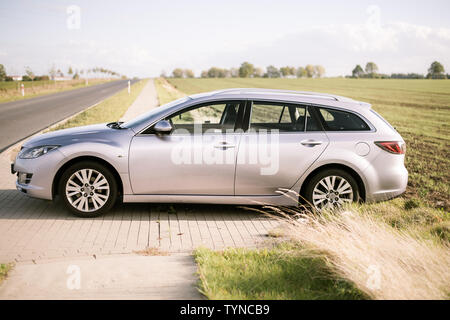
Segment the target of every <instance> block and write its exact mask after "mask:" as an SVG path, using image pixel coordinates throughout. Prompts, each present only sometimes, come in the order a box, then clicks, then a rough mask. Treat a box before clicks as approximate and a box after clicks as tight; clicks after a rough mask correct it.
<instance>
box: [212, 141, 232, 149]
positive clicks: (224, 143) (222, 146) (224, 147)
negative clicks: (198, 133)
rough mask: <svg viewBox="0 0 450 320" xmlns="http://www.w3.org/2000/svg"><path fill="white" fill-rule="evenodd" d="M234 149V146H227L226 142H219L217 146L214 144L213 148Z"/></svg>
mask: <svg viewBox="0 0 450 320" xmlns="http://www.w3.org/2000/svg"><path fill="white" fill-rule="evenodd" d="M234 147H235V145H234V144H229V143H228V142H226V141H222V142H219V143H218V144H216V145H215V146H214V148H219V149H228V148H234Z"/></svg>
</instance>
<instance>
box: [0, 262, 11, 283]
mask: <svg viewBox="0 0 450 320" xmlns="http://www.w3.org/2000/svg"><path fill="white" fill-rule="evenodd" d="M12 267H13V265H12V264H11V263H0V284H1V283H2V281H3V280H5V279H6V277H7V276H8V272H9V271H11V269H12Z"/></svg>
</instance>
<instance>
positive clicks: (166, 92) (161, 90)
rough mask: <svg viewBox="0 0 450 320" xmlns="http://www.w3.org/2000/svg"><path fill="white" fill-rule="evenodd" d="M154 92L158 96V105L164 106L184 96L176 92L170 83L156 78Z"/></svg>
mask: <svg viewBox="0 0 450 320" xmlns="http://www.w3.org/2000/svg"><path fill="white" fill-rule="evenodd" d="M155 87H156V92H157V94H158V101H159V104H160V105H163V104H166V103H168V102H170V101H172V100H176V99H179V98H181V97H183V96H185V95H186V94H185V93H183V92H181V91H179V90H176V89H175V88H174V87H173V86H172V85H171V84H170V83H168V82H167V80H166V79H164V78H158V79H156V80H155Z"/></svg>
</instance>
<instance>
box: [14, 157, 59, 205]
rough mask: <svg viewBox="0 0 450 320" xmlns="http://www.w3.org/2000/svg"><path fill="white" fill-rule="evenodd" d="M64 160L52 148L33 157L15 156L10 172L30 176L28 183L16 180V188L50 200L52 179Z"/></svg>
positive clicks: (35, 196) (31, 195) (32, 195)
mask: <svg viewBox="0 0 450 320" xmlns="http://www.w3.org/2000/svg"><path fill="white" fill-rule="evenodd" d="M63 160H64V155H63V154H62V153H61V152H60V151H59V150H52V151H51V152H49V153H47V154H44V155H42V156H40V157H38V158H35V159H20V158H16V160H15V162H14V163H12V164H11V173H13V174H15V173H19V172H22V173H27V174H29V175H30V176H31V178H30V180H29V181H27V182H28V183H21V182H20V181H19V180H17V181H16V189H17V190H19V191H21V192H23V193H26V194H27V195H29V196H30V197H34V198H40V199H46V200H52V198H53V192H52V190H53V179H54V177H55V175H56V172H57V171H58V168H59V167H60V164H61V163H62V162H63Z"/></svg>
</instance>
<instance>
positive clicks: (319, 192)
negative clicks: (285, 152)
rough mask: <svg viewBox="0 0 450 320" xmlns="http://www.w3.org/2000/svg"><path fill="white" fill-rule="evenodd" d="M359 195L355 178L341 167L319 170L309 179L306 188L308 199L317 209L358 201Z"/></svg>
mask: <svg viewBox="0 0 450 320" xmlns="http://www.w3.org/2000/svg"><path fill="white" fill-rule="evenodd" d="M333 177H334V178H333ZM333 179H334V180H333ZM333 182H334V184H333ZM341 183H342V184H341ZM330 186H332V188H330ZM359 195H360V191H359V188H358V183H357V182H356V180H355V178H353V176H352V175H351V174H349V173H348V172H346V171H344V170H341V169H326V170H323V171H321V172H319V173H318V174H316V175H315V176H314V177H313V178H312V179H311V180H310V181H309V183H308V185H307V187H306V189H305V199H306V201H307V202H308V204H309V205H310V206H311V207H312V208H313V209H316V210H322V209H331V210H333V209H335V208H339V207H341V206H342V205H343V204H346V203H351V202H358V201H360V196H359Z"/></svg>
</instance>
